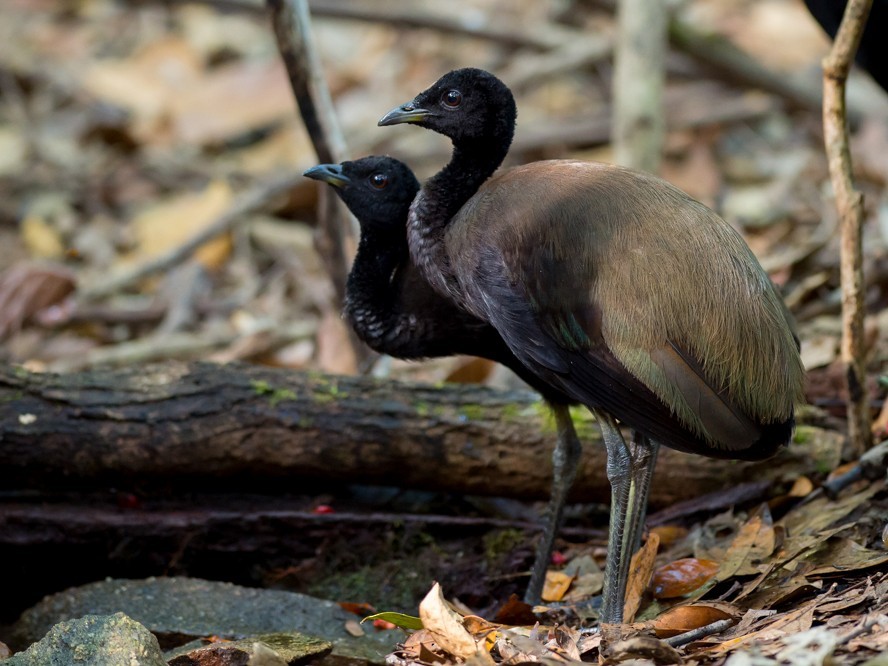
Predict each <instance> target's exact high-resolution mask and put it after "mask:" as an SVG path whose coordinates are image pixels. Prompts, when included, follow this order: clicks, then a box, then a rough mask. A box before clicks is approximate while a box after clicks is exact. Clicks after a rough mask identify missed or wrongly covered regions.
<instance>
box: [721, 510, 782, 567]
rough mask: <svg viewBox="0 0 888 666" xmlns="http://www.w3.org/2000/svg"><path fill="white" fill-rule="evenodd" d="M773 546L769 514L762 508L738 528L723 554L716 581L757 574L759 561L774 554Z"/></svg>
mask: <svg viewBox="0 0 888 666" xmlns="http://www.w3.org/2000/svg"><path fill="white" fill-rule="evenodd" d="M775 545H776V540H775V537H774V528H773V527H772V524H771V513H770V511H768V510H767V507H763V508H762V509H761V511H760V512H759V513H757V514H756V515H754V516H752V517H751V518H750V519H749V520H747V521H746V523H745V524H744V525H743V527H741V528H740V532H739V533H738V534H737V536H736V537H735V538H734V541H733V542H731V545H730V547H729V548H728V550H727V552H725V557H724V561H723V562H722V563H721V567H720V568H719V572H718V575H717V576H716V580H717V581H718V582H721V581H724V580H727V579H729V578H731V577H732V576H744V575H750V574H757V573H759V565H760V563H761V561H762V560H763V559H764V558H766V557H767V556H769V555H770V554H771V553H773V552H774V547H775Z"/></svg>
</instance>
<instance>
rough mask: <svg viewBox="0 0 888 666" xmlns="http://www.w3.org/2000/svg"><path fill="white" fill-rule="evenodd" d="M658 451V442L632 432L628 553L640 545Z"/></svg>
mask: <svg viewBox="0 0 888 666" xmlns="http://www.w3.org/2000/svg"><path fill="white" fill-rule="evenodd" d="M659 452H660V444H659V442H654V441H651V440H649V439H648V438H647V437H646V436H645V435H642V434H641V433H640V432H638V431H635V432H633V433H632V445H631V452H630V456H631V457H632V489H631V490H630V499H629V516H630V517H631V518H632V524H630V525H629V526H628V527H627V529H626V538H627V541H626V543H627V544H629V552H630V554H631V553H634V552H635V551H637V550H638V549H639V548H640V547H641V535H642V532H644V521H645V518H646V517H647V503H648V493H649V491H650V487H651V478H652V477H653V475H654V467H655V466H656V464H657V454H658V453H659Z"/></svg>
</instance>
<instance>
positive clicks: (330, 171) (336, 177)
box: [302, 164, 351, 187]
mask: <svg viewBox="0 0 888 666" xmlns="http://www.w3.org/2000/svg"><path fill="white" fill-rule="evenodd" d="M302 175H303V176H305V177H306V178H311V179H312V180H320V181H322V182H324V183H328V184H330V185H332V186H333V187H345V186H346V185H348V184H349V183H351V180H350V179H349V177H348V176H346V175H345V174H344V173H342V167H341V166H340V165H339V164H318V165H317V166H313V167H312V168H311V169H309V170H308V171H306V172H305V173H303V174H302Z"/></svg>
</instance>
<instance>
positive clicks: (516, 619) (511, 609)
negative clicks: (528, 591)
mask: <svg viewBox="0 0 888 666" xmlns="http://www.w3.org/2000/svg"><path fill="white" fill-rule="evenodd" d="M493 621H494V622H497V623H499V624H508V625H510V626H516V627H518V626H524V625H532V624H534V623H536V621H537V617H536V615H534V614H533V606H531V605H530V604H528V603H525V602H524V601H522V600H521V599H519V598H518V595H517V594H513V595H512V596H510V597H509V600H508V601H506V603H504V604H503V605H502V606H501V607H500V609H499V610H498V611H497V612H496V615H494V617H493Z"/></svg>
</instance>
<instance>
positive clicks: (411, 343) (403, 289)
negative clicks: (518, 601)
mask: <svg viewBox="0 0 888 666" xmlns="http://www.w3.org/2000/svg"><path fill="white" fill-rule="evenodd" d="M305 176H307V177H308V178H312V179H314V180H319V181H322V182H325V183H328V184H329V185H332V186H333V188H334V191H335V192H336V194H337V195H338V196H339V198H340V199H342V201H343V202H344V203H345V205H346V206H347V207H348V209H349V210H350V211H351V212H352V214H353V215H354V216H355V217H356V218H357V219H358V223H359V225H360V229H361V238H360V241H359V242H358V251H357V254H356V256H355V260H354V263H353V264H352V268H351V272H350V273H349V276H348V281H347V283H346V296H345V308H344V309H345V316H346V318H347V319H348V320H349V322H350V323H351V325H352V327H353V328H354V330H355V333H357V335H358V337H359V338H361V340H363V341H364V342H365V343H367V345H368V346H369V347H371V348H372V349H374V350H375V351H377V352H380V353H382V354H389V355H390V356H395V357H397V358H402V359H420V358H433V357H441V356H452V355H455V354H466V355H471V356H479V357H482V358H486V359H490V360H492V361H496V362H497V363H501V364H502V365H505V366H506V367H507V368H509V369H511V370H512V371H513V372H514V373H515V374H516V375H518V376H519V377H520V378H521V379H523V380H524V381H525V382H527V383H528V384H529V385H530V386H532V387H533V388H534V389H535V390H537V391H538V392H539V393H540V394H541V395H542V396H543V398H544V399H545V400H546V402H547V403H548V404H549V406H550V407H551V408H552V411H553V413H554V416H555V421H556V426H557V430H558V440H559V446H558V447H557V448H556V451H561V450H567V451H574V452H576V453H577V454H579V450H580V442H579V439H578V438H577V434H576V431H575V430H574V426H573V422H572V420H571V417H570V412H569V410H568V407H569V405H570V404H571V403H572V402H573V400H571V399H570V398H568V397H567V396H566V395H565V394H564V393H562V392H561V391H559V390H558V389H556V388H553V387H552V386H550V385H549V383H547V382H545V381H543V380H542V379H540V378H539V377H538V376H537V375H536V374H534V373H532V372H531V371H530V370H528V369H527V368H526V367H525V366H524V365H523V364H522V363H521V362H520V361H519V360H518V359H517V358H516V357H515V355H514V354H513V353H512V352H511V351H510V350H509V347H508V345H506V343H505V342H504V341H503V339H502V337H500V335H499V333H497V332H496V329H494V328H493V327H492V326H491V325H490V324H487V323H486V322H483V321H481V320H480V319H478V318H477V317H475V316H473V315H471V314H469V313H468V312H466V311H465V310H462V309H460V308H458V307H457V306H456V305H454V304H453V303H452V302H450V301H449V300H447V299H446V298H444V297H443V296H440V295H439V294H438V293H437V292H436V291H435V290H434V289H432V287H431V285H429V283H428V282H427V281H426V280H425V279H424V278H423V277H422V275H421V274H420V272H419V270H418V269H417V268H416V266H415V265H414V263H413V262H412V261H411V260H410V253H409V251H408V247H407V230H406V226H407V214H408V212H409V209H410V204H411V202H412V201H413V198H414V196H415V195H416V193H417V192H418V191H419V182H418V181H417V180H416V177H415V176H414V175H413V172H412V171H411V170H410V168H409V167H408V166H407V165H405V164H404V163H403V162H400V161H399V160H396V159H394V158H392V157H387V156H371V157H364V158H362V159H359V160H355V161H349V162H343V163H342V164H320V165H318V166H315V167H312V168H311V169H309V170H308V171H306V172H305ZM564 462H566V460H565V459H564V458H563V457H562V456H557V455H556V456H553V467H554V469H553V474H554V480H555V482H554V487H553V493H552V499H551V500H550V503H549V509H548V516H547V522H546V525H545V527H544V532H543V538H542V539H541V540H540V543H539V545H538V547H537V553H536V559H535V561H534V565H533V569H532V573H531V582H530V584H529V586H528V590H529V593H528V598H529V599H532V600H533V601H539V595H540V591H541V590H542V586H543V581H544V580H545V574H546V568H547V565H548V563H549V558H550V555H551V552H552V546H553V543H554V540H555V535H556V532H557V530H558V526H559V524H560V522H561V515H562V508H563V506H564V501H565V498H566V494H567V491H568V490H569V488H570V486H571V484H572V483H573V478H574V476H575V474H576V469H575V467H574V466H573V465H571V466H570V467H566V466H565V465H564Z"/></svg>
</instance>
